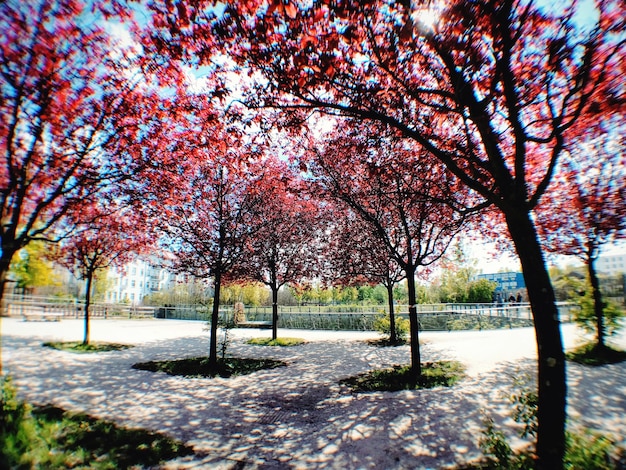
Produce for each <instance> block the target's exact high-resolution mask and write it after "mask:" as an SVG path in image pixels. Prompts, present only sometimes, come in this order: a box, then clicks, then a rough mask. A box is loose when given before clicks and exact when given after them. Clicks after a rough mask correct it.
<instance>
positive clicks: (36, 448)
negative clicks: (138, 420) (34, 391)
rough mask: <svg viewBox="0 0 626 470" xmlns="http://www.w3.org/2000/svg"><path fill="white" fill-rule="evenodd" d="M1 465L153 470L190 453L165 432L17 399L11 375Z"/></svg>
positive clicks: (0, 421) (4, 399)
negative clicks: (143, 469)
mask: <svg viewBox="0 0 626 470" xmlns="http://www.w3.org/2000/svg"><path fill="white" fill-rule="evenodd" d="M0 398H1V403H0V404H1V407H2V414H1V415H0V448H1V450H0V468H14V469H30V468H50V469H65V468H90V469H118V468H153V467H156V466H158V465H159V464H160V463H163V462H165V461H167V460H171V459H174V458H176V457H180V456H184V455H190V454H193V449H192V448H191V447H188V446H185V445H184V444H183V443H181V442H178V441H175V440H172V439H170V438H168V437H167V436H165V435H163V434H160V433H156V432H150V431H145V430H141V429H127V428H123V427H120V426H117V425H116V424H114V423H112V422H109V421H104V420H100V419H96V418H92V417H89V416H87V415H85V414H79V413H71V412H67V411H64V410H62V409H60V408H56V407H52V406H46V407H32V406H30V405H29V404H27V403H24V402H22V401H20V400H17V398H16V393H15V387H13V386H12V384H11V381H10V379H6V380H4V383H3V384H2V396H1V397H0Z"/></svg>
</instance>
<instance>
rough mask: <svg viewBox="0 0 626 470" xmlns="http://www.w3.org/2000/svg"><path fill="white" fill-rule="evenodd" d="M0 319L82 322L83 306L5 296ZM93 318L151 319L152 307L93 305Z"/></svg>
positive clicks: (70, 301)
mask: <svg viewBox="0 0 626 470" xmlns="http://www.w3.org/2000/svg"><path fill="white" fill-rule="evenodd" d="M3 303H4V312H3V315H6V316H10V317H22V318H23V319H24V320H29V319H38V318H42V319H52V318H53V319H57V320H58V319H61V318H83V317H84V314H85V303H84V302H83V301H80V300H74V299H63V298H55V297H37V296H19V295H5V296H4V299H3ZM89 316H90V317H92V318H152V317H153V316H154V307H143V306H135V305H129V304H110V303H99V302H96V303H92V304H90V306H89Z"/></svg>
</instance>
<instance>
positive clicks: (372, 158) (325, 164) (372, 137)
mask: <svg viewBox="0 0 626 470" xmlns="http://www.w3.org/2000/svg"><path fill="white" fill-rule="evenodd" d="M352 124H353V126H352V127H349V126H345V127H344V128H342V129H341V132H340V133H339V132H338V133H336V134H334V135H333V134H331V135H330V136H329V137H328V138H327V140H326V142H324V144H323V146H321V147H318V148H316V149H314V150H313V151H312V152H311V153H310V160H308V161H307V165H308V169H309V171H310V174H311V179H312V183H313V184H315V185H317V186H318V187H319V188H320V191H321V192H322V194H323V195H324V197H328V198H329V199H331V200H333V201H335V202H336V203H341V204H344V205H345V207H346V208H349V210H350V211H352V213H354V214H355V215H356V216H357V217H358V218H359V219H360V220H361V221H362V222H363V226H364V227H366V230H367V231H368V232H369V233H371V234H374V235H375V236H376V237H377V239H378V241H379V247H380V248H381V249H379V250H378V252H380V256H382V257H383V258H386V260H387V262H388V261H389V260H390V259H392V260H393V263H394V264H396V265H397V266H398V267H399V268H400V269H401V271H402V272H403V273H404V276H405V277H406V280H407V286H408V297H409V312H408V313H409V322H410V345H411V370H412V373H413V377H414V380H415V381H417V380H418V378H419V376H420V375H421V360H420V346H419V337H418V336H419V324H418V319H417V307H416V304H417V296H416V283H415V279H416V274H417V269H418V268H420V267H422V268H424V267H427V266H429V265H431V264H433V263H434V262H436V261H437V260H438V259H439V258H441V257H442V256H443V255H444V253H445V252H446V249H447V248H448V246H449V245H450V243H451V242H452V240H453V239H454V237H455V235H456V234H457V233H459V232H460V231H461V229H462V228H463V227H464V226H465V224H466V223H467V218H468V214H471V213H472V211H473V207H472V198H471V195H470V193H469V192H468V191H466V190H464V187H463V186H459V182H458V181H457V180H456V178H455V177H454V175H452V174H451V173H449V172H448V171H447V170H446V169H445V167H444V166H443V165H441V164H440V163H439V162H437V161H436V160H435V159H432V158H429V156H428V154H422V153H421V152H420V149H419V147H416V146H415V144H414V143H413V142H411V141H409V140H406V139H402V138H399V137H398V135H397V134H395V133H394V132H388V131H389V130H388V129H387V130H385V129H375V128H374V127H372V126H369V127H367V128H365V126H362V125H359V124H358V122H352ZM391 267H392V266H390V268H391ZM392 331H393V329H392Z"/></svg>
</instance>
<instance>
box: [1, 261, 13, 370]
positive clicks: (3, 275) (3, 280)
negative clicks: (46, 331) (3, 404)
mask: <svg viewBox="0 0 626 470" xmlns="http://www.w3.org/2000/svg"><path fill="white" fill-rule="evenodd" d="M10 265H11V260H10V259H8V261H7V259H6V258H5V256H4V253H3V255H2V256H1V257H0V322H2V318H1V317H3V316H4V315H8V312H7V308H6V305H5V299H4V289H5V287H6V282H7V273H8V272H9V266H10ZM1 327H2V325H1V324H0V376H1V375H2V344H1V343H2V336H1V335H2V331H1V330H2V328H1Z"/></svg>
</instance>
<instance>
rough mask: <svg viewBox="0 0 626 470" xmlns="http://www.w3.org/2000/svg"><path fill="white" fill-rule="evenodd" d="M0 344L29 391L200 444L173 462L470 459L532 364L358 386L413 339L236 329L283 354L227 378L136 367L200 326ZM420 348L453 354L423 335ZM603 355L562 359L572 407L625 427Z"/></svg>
mask: <svg viewBox="0 0 626 470" xmlns="http://www.w3.org/2000/svg"><path fill="white" fill-rule="evenodd" d="M3 347H5V348H7V349H8V350H9V352H10V354H9V358H8V361H7V362H8V364H7V365H8V367H7V368H8V369H9V370H10V373H11V374H12V375H13V377H14V382H15V383H16V385H17V386H18V390H19V392H20V395H21V396H22V397H24V398H26V399H28V400H29V401H31V402H33V403H37V404H47V403H50V404H53V405H56V406H60V407H62V408H64V409H70V410H77V411H83V412H86V413H89V414H90V415H92V416H96V417H100V418H105V419H109V420H113V421H115V422H116V423H118V424H121V425H124V426H132V427H141V428H145V429H150V430H159V431H162V432H164V433H166V434H168V435H170V436H171V437H173V438H176V439H180V440H182V441H185V442H187V443H188V444H191V445H193V446H194V448H195V450H196V451H197V454H196V456H194V457H193V458H185V459H179V460H176V461H174V462H172V463H170V465H169V466H170V467H171V468H207V467H210V468H230V467H237V468H243V467H245V468H255V467H263V468H320V469H331V468H342V469H351V468H354V469H356V468H359V469H360V468H387V469H393V468H398V469H400V468H440V467H441V466H443V465H452V464H454V463H458V462H463V461H466V460H471V459H473V458H476V457H479V456H480V451H479V449H478V441H479V439H480V437H481V429H482V413H481V411H482V410H483V409H488V410H489V412H490V414H491V415H492V416H493V417H494V418H495V421H496V423H497V424H500V425H502V426H505V427H507V429H508V431H509V433H510V434H513V435H514V434H515V432H514V428H513V427H510V426H511V420H510V419H509V418H508V416H509V413H510V405H509V403H508V401H507V400H506V399H505V398H504V396H503V394H504V393H506V391H507V390H509V391H510V388H511V384H512V378H511V374H513V373H514V371H519V370H527V371H529V372H530V373H531V374H534V371H535V363H534V361H533V360H531V359H528V360H524V361H518V362H515V363H504V364H501V365H500V366H499V367H497V368H495V369H493V370H491V371H489V372H486V373H481V374H478V375H470V376H469V377H468V378H466V379H464V380H463V381H462V382H460V383H459V384H458V385H456V386H454V387H451V388H436V389H430V390H416V391H402V392H393V393H391V392H376V393H368V394H353V393H351V392H350V391H349V389H348V388H347V387H345V386H341V385H339V381H340V380H341V379H343V378H346V377H349V376H352V375H355V374H358V373H361V372H365V371H367V370H370V369H374V368H383V367H389V366H391V365H394V364H404V363H407V362H408V360H409V349H408V347H406V346H400V347H397V348H377V347H372V346H369V345H367V344H365V343H363V342H362V341H350V342H348V341H322V342H310V343H307V344H305V345H301V346H296V347H291V348H267V347H262V346H252V345H247V344H245V343H244V341H243V340H241V339H237V340H235V341H234V342H233V344H232V345H231V347H230V348H229V351H228V354H229V355H233V356H237V357H253V358H270V359H275V360H282V361H285V362H286V363H287V364H288V366H287V367H282V368H278V369H272V370H263V371H259V372H256V373H253V374H250V375H246V376H238V377H234V378H228V379H224V378H213V379H205V378H184V377H174V376H169V375H166V374H165V373H153V372H148V371H140V370H133V369H131V365H132V364H134V363H136V362H141V361H148V360H165V359H181V358H184V357H194V356H200V355H206V352H207V349H208V339H207V337H206V336H193V337H185V338H176V339H167V340H163V341H155V342H152V343H143V344H138V345H136V347H134V348H132V349H129V350H125V351H116V352H109V353H100V354H95V355H87V356H86V355H75V354H72V353H68V352H63V351H53V350H44V349H43V348H42V347H41V342H40V341H32V340H29V339H26V338H11V337H9V338H8V342H7V343H4V344H3ZM422 358H423V360H424V361H437V360H441V359H450V358H454V357H450V355H446V354H445V353H443V352H441V351H438V350H437V349H435V348H431V347H430V344H426V345H424V347H423V348H422ZM456 359H458V358H456ZM461 360H462V358H461ZM607 367H615V369H611V371H610V372H611V373H610V374H606V375H605V376H603V377H600V376H596V375H595V374H594V373H593V372H592V373H591V376H590V375H589V373H587V372H586V371H579V370H577V369H576V368H574V367H572V366H570V367H569V371H570V383H571V385H570V396H571V398H570V410H572V409H575V410H581V411H583V410H584V416H585V419H586V420H587V421H588V422H591V423H595V422H598V423H599V422H603V421H604V420H615V426H616V427H617V428H620V429H621V430H622V431H623V430H624V422H623V420H624V417H623V410H624V405H625V404H624V401H623V397H624V396H625V395H626V393H624V389H623V387H624V384H625V383H626V380H625V375H626V372H625V369H624V367H625V366H624V365H623V364H621V365H615V366H607ZM591 384H593V387H592V386H591ZM583 387H586V388H590V389H593V388H594V387H595V392H593V393H592V392H591V390H579V389H580V388H583ZM573 389H576V390H575V391H574V390H573ZM616 394H617V395H619V396H621V397H622V398H621V399H620V398H619V397H618V398H617V399H616ZM598 397H599V398H598ZM589 400H590V401H591V402H592V403H593V402H595V403H597V406H590V405H589V403H587V402H588V401H589ZM611 400H612V401H611ZM607 402H610V406H608V407H607V408H602V404H603V403H604V404H606V403H607ZM620 406H621V410H620V409H619V407H620ZM581 414H583V413H581ZM624 434H626V433H622V435H624Z"/></svg>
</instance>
